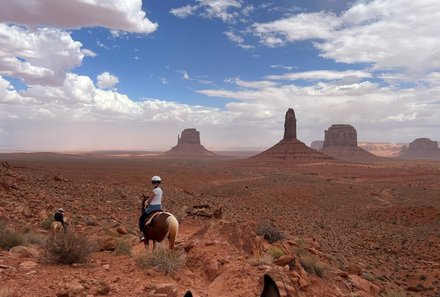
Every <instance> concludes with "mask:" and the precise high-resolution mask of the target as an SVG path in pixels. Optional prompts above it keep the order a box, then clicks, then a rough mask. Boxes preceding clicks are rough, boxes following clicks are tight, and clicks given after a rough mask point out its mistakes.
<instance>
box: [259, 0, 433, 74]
mask: <svg viewBox="0 0 440 297" xmlns="http://www.w3.org/2000/svg"><path fill="white" fill-rule="evenodd" d="M439 12H440V2H438V1H432V0H421V1H417V2H414V1H411V0H374V1H368V2H360V3H357V4H356V5H354V6H353V7H351V8H350V9H348V10H347V11H345V12H343V13H342V14H341V15H339V16H336V15H334V14H331V13H327V12H319V13H301V14H297V15H295V16H291V17H289V18H284V19H280V20H276V21H273V22H268V23H256V24H254V25H253V32H254V34H255V35H257V36H259V37H260V40H261V42H262V43H263V44H266V45H268V46H280V45H284V44H285V43H287V42H295V41H299V40H314V41H315V42H314V45H315V47H316V48H318V49H319V50H320V51H321V55H322V56H323V57H325V58H330V59H333V60H335V61H337V62H344V63H371V64H372V65H373V67H374V68H375V69H376V70H380V69H382V70H390V69H403V70H405V71H406V72H407V74H409V75H411V76H414V77H418V76H420V75H423V74H425V73H428V72H430V71H433V70H436V69H438V68H439V67H440V50H439V48H440V35H439V33H438V32H439V31H438V24H437V23H438V18H439Z"/></svg>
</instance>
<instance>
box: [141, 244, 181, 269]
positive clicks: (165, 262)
mask: <svg viewBox="0 0 440 297" xmlns="http://www.w3.org/2000/svg"><path fill="white" fill-rule="evenodd" d="M184 263H185V256H184V254H183V253H182V252H180V251H176V250H171V251H170V250H165V249H163V248H156V249H155V250H154V251H153V252H152V253H148V252H147V253H146V254H145V255H142V256H140V257H139V258H138V265H139V266H141V267H144V268H155V269H157V270H159V271H162V272H165V273H167V274H170V275H173V274H174V272H176V271H177V270H179V269H180V268H181V267H182V266H183V264H184Z"/></svg>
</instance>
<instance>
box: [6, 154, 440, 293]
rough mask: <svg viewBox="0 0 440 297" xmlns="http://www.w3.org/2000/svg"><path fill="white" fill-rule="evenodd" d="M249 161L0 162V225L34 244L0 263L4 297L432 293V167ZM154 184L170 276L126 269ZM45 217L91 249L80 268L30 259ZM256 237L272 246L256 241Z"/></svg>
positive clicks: (439, 272)
mask: <svg viewBox="0 0 440 297" xmlns="http://www.w3.org/2000/svg"><path fill="white" fill-rule="evenodd" d="M243 160H251V162H243ZM252 160H253V159H228V160H220V159H172V158H170V159H160V158H159V159H157V158H154V157H152V158H144V157H126V158H112V157H108V156H96V155H63V154H0V164H1V166H0V177H1V179H0V182H1V183H0V185H1V187H0V197H1V203H0V218H3V219H6V220H7V226H8V228H12V229H13V230H16V231H17V232H27V233H28V234H32V238H34V241H35V242H34V243H31V244H29V243H28V244H27V246H26V247H21V248H13V249H11V250H10V251H8V250H0V260H1V262H0V269H1V270H0V271H1V274H0V279H1V280H2V283H3V284H6V287H7V288H8V289H9V290H10V292H14V294H18V295H17V296H20V295H22V294H26V293H25V292H27V296H46V295H47V296H55V295H57V296H58V295H63V294H65V295H66V296H77V295H75V294H80V295H81V294H84V296H85V295H86V294H89V295H90V294H92V295H95V296H100V295H106V296H128V295H127V294H134V295H135V296H156V295H155V294H163V293H159V292H165V294H166V295H167V296H176V297H180V296H183V293H184V292H185V291H186V290H189V289H190V290H191V291H192V292H193V293H194V294H198V296H249V295H250V296H257V295H258V294H259V292H260V290H261V287H260V285H259V282H260V279H261V277H262V275H263V274H264V273H269V274H270V275H271V276H272V277H273V278H274V279H275V280H276V281H277V284H278V285H279V287H280V290H281V291H282V292H290V293H289V294H291V295H290V296H292V294H297V296H310V297H312V296H321V295H322V294H327V295H328V294H330V296H341V297H342V296H343V297H348V296H350V297H351V296H353V294H355V295H356V294H357V295H358V296H369V297H370V296H376V297H378V296H380V295H381V294H382V295H384V296H387V295H386V294H390V292H398V291H399V292H404V293H405V294H406V295H405V296H427V297H428V296H429V297H431V296H436V295H435V294H437V292H439V290H440V286H439V283H438V279H439V277H440V266H438V265H437V264H436V263H439V261H440V258H439V256H440V255H439V254H438V250H439V248H440V237H439V234H438V230H439V227H440V207H439V204H438V193H439V191H440V181H439V179H438V176H440V161H429V162H426V161H414V160H400V161H398V162H380V163H376V162H374V163H365V162H363V163H354V162H345V161H341V160H335V161H333V160H326V161H325V162H322V161H321V162H318V161H313V162H306V163H292V162H285V161H284V162H274V161H273V160H270V159H266V158H263V159H258V160H253V161H252ZM156 174H159V175H160V176H161V177H162V179H163V184H162V188H163V189H164V192H165V195H166V196H165V198H164V199H165V200H164V206H165V207H166V210H167V211H170V212H172V213H173V214H175V215H176V216H177V217H178V218H179V222H180V231H179V235H178V240H177V244H176V251H177V252H179V253H180V255H182V257H183V259H184V260H183V264H180V266H179V267H178V268H175V269H176V271H177V272H175V273H174V274H173V275H167V274H165V273H164V272H163V270H161V268H160V266H149V267H148V266H147V267H143V266H139V265H138V259H139V257H140V256H141V255H143V253H144V252H145V249H144V247H143V245H142V244H141V243H139V242H138V240H137V232H138V231H137V218H138V208H139V203H140V202H139V201H140V200H139V199H140V196H141V194H142V193H144V192H147V193H148V191H149V187H150V186H149V183H148V180H149V178H150V177H151V176H153V175H156ZM268 197H271V198H270V199H268ZM198 205H205V206H204V208H195V207H198ZM58 207H63V208H64V209H65V213H66V217H68V219H69V221H70V225H69V227H68V228H69V229H68V232H69V233H72V234H80V235H81V236H83V238H88V239H89V240H92V241H94V242H96V244H98V247H97V249H96V250H95V251H93V252H92V253H91V254H90V256H89V257H88V260H87V262H86V263H85V264H71V265H62V264H56V263H51V262H48V261H47V260H46V258H45V256H44V254H45V249H46V247H45V245H44V244H43V243H41V240H42V239H44V238H47V237H49V236H50V232H48V231H47V230H46V229H45V227H44V224H43V222H44V221H45V220H47V218H48V217H50V216H51V215H52V214H53V212H54V211H56V209H57V208H58ZM219 208H221V218H219V217H214V216H213V215H212V213H213V211H214V210H216V209H219ZM262 224H263V225H264V224H267V225H269V226H272V228H274V230H277V231H278V232H281V233H282V234H283V236H284V239H281V240H278V241H275V242H274V243H272V244H271V243H269V242H267V241H266V240H265V239H264V238H263V237H258V236H257V235H256V232H257V229H258V227H260V228H261V226H262ZM0 233H1V232H0ZM28 236H30V235H28ZM35 238H40V239H39V240H38V241H37V240H36V239H35ZM38 242H40V243H38ZM120 242H125V244H126V245H127V246H128V247H129V250H130V254H127V255H121V254H119V249H120V248H118V244H119V243H120ZM23 244H25V243H23ZM306 252H307V253H306ZM277 253H280V254H277ZM304 253H306V254H307V257H311V258H310V260H308V261H312V262H311V263H315V264H310V263H309V264H307V263H308V262H303V261H305V260H304V257H305V255H306V254H304ZM268 255H272V256H268ZM273 255H274V256H273ZM280 255H283V256H280ZM272 257H275V258H272ZM277 259H278V260H277ZM307 259H308V258H307ZM291 261H293V262H291ZM283 263H287V264H289V263H290V264H289V265H290V266H289V265H287V264H283ZM294 263H296V264H294ZM293 264H294V265H293ZM286 265H287V266H286ZM292 265H293V266H292ZM310 265H311V266H310ZM314 265H317V266H316V267H315V266H314ZM286 267H287V268H286ZM289 267H290V268H289ZM313 267H315V268H313ZM313 269H315V270H313ZM321 269H322V271H321ZM109 272H111V273H109ZM237 273H240V274H241V275H243V278H242V279H240V281H238V282H237V278H236V275H237ZM321 273H322V274H321ZM146 279H147V280H148V281H147V282H145V281H144V280H146ZM29 280H32V282H29ZM141 284H142V285H141ZM286 286H287V287H286ZM31 288H32V290H33V291H32V292H33V293H32V294H30V295H29V290H31ZM47 288H49V289H47ZM231 288H234V289H233V290H232V289H231ZM78 292H79V293H78ZM97 292H101V293H99V294H98V293H97ZM129 292H130V293H129ZM155 292H156V293H155ZM284 294H287V293H284ZM401 294H403V293H401ZM157 296H160V295H157ZM282 296H289V295H282ZM293 296H295V295H293ZM390 296H391V295H390Z"/></svg>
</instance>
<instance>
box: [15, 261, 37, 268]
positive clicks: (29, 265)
mask: <svg viewBox="0 0 440 297" xmlns="http://www.w3.org/2000/svg"><path fill="white" fill-rule="evenodd" d="M18 266H19V267H20V268H21V269H24V270H29V269H32V268H35V267H36V266H38V263H37V262H35V261H24V262H21V263H20V264H19V265H18Z"/></svg>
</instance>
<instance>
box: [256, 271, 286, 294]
mask: <svg viewBox="0 0 440 297" xmlns="http://www.w3.org/2000/svg"><path fill="white" fill-rule="evenodd" d="M260 296H261V297H281V295H280V291H279V290H278V286H277V284H276V283H275V282H274V281H273V279H272V278H271V277H270V276H269V275H268V274H265V275H264V287H263V292H261V295H260Z"/></svg>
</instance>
